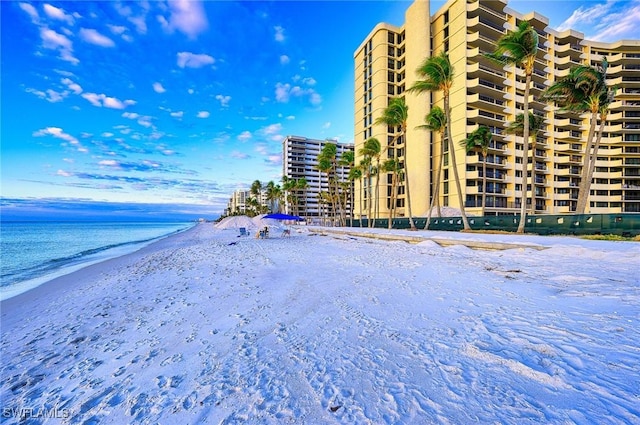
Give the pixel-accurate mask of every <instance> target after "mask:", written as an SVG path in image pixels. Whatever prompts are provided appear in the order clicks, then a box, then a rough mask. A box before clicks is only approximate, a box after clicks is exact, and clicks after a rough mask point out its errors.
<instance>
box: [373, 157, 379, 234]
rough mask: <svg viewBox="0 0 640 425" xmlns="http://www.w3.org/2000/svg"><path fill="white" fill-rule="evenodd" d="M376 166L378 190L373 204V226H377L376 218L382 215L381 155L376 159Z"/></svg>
mask: <svg viewBox="0 0 640 425" xmlns="http://www.w3.org/2000/svg"><path fill="white" fill-rule="evenodd" d="M376 167H377V171H376V190H375V196H374V198H375V202H374V204H373V209H374V212H373V215H374V219H373V222H372V224H371V227H376V220H377V219H378V215H380V205H378V204H379V202H380V157H379V156H378V158H377V159H376Z"/></svg>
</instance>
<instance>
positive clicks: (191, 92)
mask: <svg viewBox="0 0 640 425" xmlns="http://www.w3.org/2000/svg"><path fill="white" fill-rule="evenodd" d="M187 93H189V94H193V93H195V91H194V90H193V89H189V90H187Z"/></svg>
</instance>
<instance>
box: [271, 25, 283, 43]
mask: <svg viewBox="0 0 640 425" xmlns="http://www.w3.org/2000/svg"><path fill="white" fill-rule="evenodd" d="M273 29H274V31H275V35H274V38H275V40H276V41H280V42H282V41H284V28H282V27H281V26H275V27H273Z"/></svg>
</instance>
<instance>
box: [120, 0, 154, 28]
mask: <svg viewBox="0 0 640 425" xmlns="http://www.w3.org/2000/svg"><path fill="white" fill-rule="evenodd" d="M126 4H127V5H126V6H124V3H122V2H114V3H113V5H114V8H115V9H116V11H117V12H118V14H120V16H122V17H124V18H126V19H127V20H128V21H129V22H130V23H132V24H133V25H134V26H135V27H136V31H137V32H138V33H139V34H146V33H147V21H146V19H147V13H148V12H149V8H150V5H149V2H140V3H133V2H127V3H126ZM132 6H135V7H137V8H138V9H140V10H139V13H137V14H135V13H134V12H133V10H132V8H131V7H132Z"/></svg>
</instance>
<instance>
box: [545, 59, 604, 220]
mask: <svg viewBox="0 0 640 425" xmlns="http://www.w3.org/2000/svg"><path fill="white" fill-rule="evenodd" d="M607 68H608V63H607V61H606V59H605V60H603V61H602V65H601V66H600V67H599V68H593V67H591V66H587V65H579V66H576V67H573V68H571V70H570V71H569V74H568V75H566V76H565V77H562V78H560V79H559V80H558V81H556V82H555V83H554V84H552V85H551V86H550V87H549V88H547V90H546V91H545V93H544V95H543V96H544V98H545V99H547V100H551V101H553V102H555V103H556V104H557V105H559V106H560V108H561V110H564V111H569V112H576V113H584V112H590V113H591V123H590V126H589V133H588V135H587V142H586V143H585V153H584V159H583V165H582V173H581V175H580V186H579V188H578V203H577V206H576V214H584V212H585V209H586V206H587V199H588V198H589V190H590V188H591V177H589V174H591V173H592V171H591V167H592V166H594V167H595V160H596V157H597V149H596V146H595V143H594V141H593V136H594V134H595V128H596V122H597V120H598V114H600V119H601V128H600V130H599V136H598V137H599V138H600V137H601V134H602V130H603V125H604V121H605V120H606V116H607V114H608V109H609V105H610V104H611V102H612V101H613V97H614V96H615V88H609V87H607V83H606V72H607ZM603 113H604V120H603V117H602V115H603ZM598 148H599V142H598ZM592 163H593V164H592ZM591 176H593V174H591Z"/></svg>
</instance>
